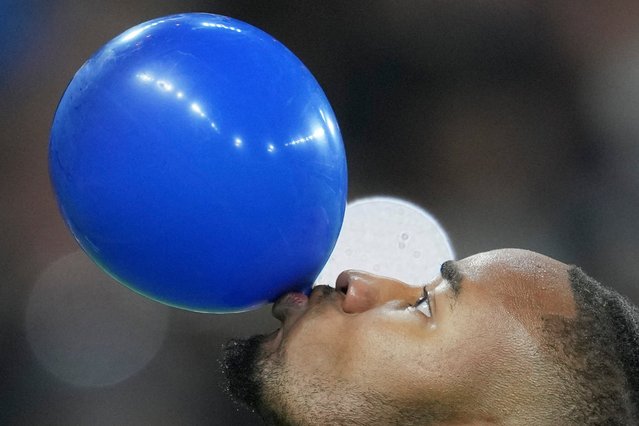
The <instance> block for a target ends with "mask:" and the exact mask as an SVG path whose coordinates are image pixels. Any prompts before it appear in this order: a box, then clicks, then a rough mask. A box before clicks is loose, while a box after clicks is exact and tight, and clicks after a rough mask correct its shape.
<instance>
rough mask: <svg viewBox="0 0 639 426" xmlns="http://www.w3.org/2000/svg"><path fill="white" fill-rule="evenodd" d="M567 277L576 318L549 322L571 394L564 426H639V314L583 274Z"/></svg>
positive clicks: (554, 352) (576, 272) (553, 351)
mask: <svg viewBox="0 0 639 426" xmlns="http://www.w3.org/2000/svg"><path fill="white" fill-rule="evenodd" d="M568 273H569V276H570V284H571V287H572V290H573V294H574V298H575V302H576V305H577V309H578V312H577V316H576V318H574V319H566V318H560V317H556V316H551V317H546V318H544V324H545V331H546V332H547V333H549V335H548V337H549V338H548V339H547V341H546V346H547V348H548V349H550V351H549V352H550V353H551V354H552V355H553V358H554V361H555V364H556V365H557V366H558V371H559V374H560V375H561V378H562V379H563V380H564V381H565V383H566V388H567V390H568V392H566V394H565V396H564V399H565V400H564V401H563V404H564V407H565V408H566V411H565V418H563V419H561V420H562V423H561V424H580V425H636V424H639V308H637V306H635V305H633V304H632V303H631V302H630V301H629V300H628V299H627V298H626V297H624V296H622V295H620V294H619V293H617V292H616V291H614V290H611V289H609V288H606V287H604V286H602V285H601V284H600V283H598V282H597V281H595V280H594V279H593V278H591V277H589V276H588V275H587V274H586V273H584V272H583V271H582V270H581V269H580V268H577V267H572V268H571V269H570V270H569V272H568Z"/></svg>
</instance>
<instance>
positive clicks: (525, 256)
mask: <svg viewBox="0 0 639 426" xmlns="http://www.w3.org/2000/svg"><path fill="white" fill-rule="evenodd" d="M458 263H459V265H460V268H461V269H462V272H463V273H464V275H465V276H469V277H480V276H483V275H493V274H511V273H514V274H520V275H522V276H523V277H525V276H531V275H534V276H536V277H539V276H546V277H548V278H549V279H550V278H551V277H552V276H557V277H559V276H561V277H565V278H566V280H567V277H568V276H567V274H566V271H567V270H568V265H566V264H564V263H562V262H559V261H557V260H555V259H552V258H550V257H548V256H544V255H542V254H539V253H535V252H532V251H528V250H522V249H500V250H493V251H488V252H484V253H479V254H476V255H474V256H470V257H467V258H465V259H462V260H460V261H459V262H458Z"/></svg>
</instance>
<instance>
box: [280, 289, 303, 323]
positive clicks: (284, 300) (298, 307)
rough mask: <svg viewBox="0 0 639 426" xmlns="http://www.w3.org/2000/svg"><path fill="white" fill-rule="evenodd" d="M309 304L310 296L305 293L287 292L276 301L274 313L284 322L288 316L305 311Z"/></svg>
mask: <svg viewBox="0 0 639 426" xmlns="http://www.w3.org/2000/svg"><path fill="white" fill-rule="evenodd" d="M307 306H308V297H307V296H306V295H305V294H304V293H286V294H285V295H283V296H282V297H280V298H279V299H277V300H276V301H275V303H274V304H273V309H272V313H273V316H274V317H275V318H277V319H278V320H280V321H282V323H284V321H285V320H286V318H287V317H290V316H291V315H292V314H295V313H301V312H303V311H305V310H306V308H307Z"/></svg>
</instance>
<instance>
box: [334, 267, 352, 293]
mask: <svg viewBox="0 0 639 426" xmlns="http://www.w3.org/2000/svg"><path fill="white" fill-rule="evenodd" d="M349 283H350V274H349V273H348V271H344V272H342V273H341V274H339V276H338V277H337V280H336V281H335V290H337V291H339V292H341V293H343V294H346V293H347V292H348V286H349Z"/></svg>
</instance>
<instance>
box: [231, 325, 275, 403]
mask: <svg viewBox="0 0 639 426" xmlns="http://www.w3.org/2000/svg"><path fill="white" fill-rule="evenodd" d="M265 339H266V335H256V336H253V337H250V338H248V339H231V340H229V341H228V342H227V343H225V344H224V345H223V346H222V354H223V358H222V361H221V367H222V371H223V372H224V375H225V376H226V388H225V390H226V392H227V393H228V394H229V395H230V396H231V398H232V399H233V400H235V401H236V402H237V403H239V404H242V405H245V406H247V407H248V408H249V409H251V410H257V409H258V407H259V405H260V401H261V397H262V387H263V385H262V382H261V378H260V374H259V365H260V360H261V358H262V356H261V353H262V352H261V345H262V343H263V342H264V340H265Z"/></svg>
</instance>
